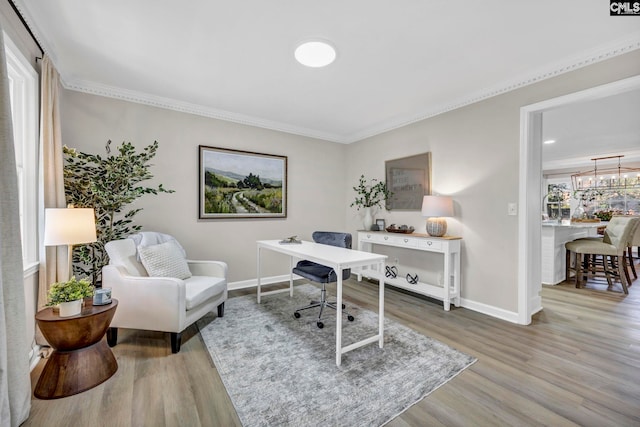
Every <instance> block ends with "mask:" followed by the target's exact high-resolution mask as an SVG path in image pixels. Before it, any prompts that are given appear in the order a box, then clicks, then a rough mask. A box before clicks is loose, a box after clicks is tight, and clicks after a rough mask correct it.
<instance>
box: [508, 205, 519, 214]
mask: <svg viewBox="0 0 640 427" xmlns="http://www.w3.org/2000/svg"><path fill="white" fill-rule="evenodd" d="M507 215H518V204H517V203H513V202H510V203H508V204H507Z"/></svg>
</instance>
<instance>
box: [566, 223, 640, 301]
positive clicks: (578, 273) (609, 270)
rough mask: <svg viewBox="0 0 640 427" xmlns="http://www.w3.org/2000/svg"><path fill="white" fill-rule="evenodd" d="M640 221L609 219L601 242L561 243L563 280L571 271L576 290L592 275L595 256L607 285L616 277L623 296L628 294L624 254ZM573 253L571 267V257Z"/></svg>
mask: <svg viewBox="0 0 640 427" xmlns="http://www.w3.org/2000/svg"><path fill="white" fill-rule="evenodd" d="M639 220H640V218H638V217H632V216H615V217H612V218H611V221H609V224H607V228H606V230H605V234H604V237H603V239H602V240H596V239H578V240H574V241H572V242H567V243H565V249H566V270H565V275H566V280H569V278H570V273H571V271H572V270H573V271H574V272H575V280H576V281H575V284H576V288H580V287H582V279H588V277H589V276H590V275H591V276H593V275H596V273H597V272H596V270H595V268H592V267H593V265H592V264H590V262H592V261H591V260H592V259H593V258H595V257H594V255H595V256H597V255H600V256H602V259H603V266H602V267H603V272H604V275H605V277H606V279H607V283H608V284H609V286H610V287H611V286H613V281H612V278H618V279H619V280H620V283H621V285H622V289H623V291H624V293H625V294H628V293H629V289H628V287H629V286H630V285H631V279H630V277H629V272H628V270H627V265H626V264H627V262H626V261H627V259H626V251H627V247H628V245H629V243H630V241H631V238H632V236H633V233H635V229H636V226H637V225H638V221H639ZM572 253H573V254H575V257H574V262H573V265H574V268H573V269H572V268H571V264H572V262H571V261H572V257H571V254H572Z"/></svg>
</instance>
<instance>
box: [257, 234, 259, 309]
mask: <svg viewBox="0 0 640 427" xmlns="http://www.w3.org/2000/svg"><path fill="white" fill-rule="evenodd" d="M257 266H258V267H257V274H258V276H257V278H258V286H257V287H258V304H260V247H258V259H257Z"/></svg>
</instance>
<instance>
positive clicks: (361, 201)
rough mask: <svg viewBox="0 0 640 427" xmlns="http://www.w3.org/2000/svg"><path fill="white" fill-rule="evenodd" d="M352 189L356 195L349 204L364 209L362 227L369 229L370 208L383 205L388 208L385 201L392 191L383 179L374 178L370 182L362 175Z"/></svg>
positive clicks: (371, 222) (370, 222) (370, 219)
mask: <svg viewBox="0 0 640 427" xmlns="http://www.w3.org/2000/svg"><path fill="white" fill-rule="evenodd" d="M353 190H354V191H355V192H356V194H357V195H356V198H355V200H354V201H353V202H352V203H351V205H349V206H351V207H353V206H355V207H356V209H358V210H360V208H363V209H364V219H363V225H364V229H365V230H367V231H369V230H371V225H372V224H373V216H372V215H371V208H373V207H379V208H380V207H384V208H385V209H387V210H389V209H390V208H389V207H388V203H387V202H388V201H389V198H390V197H391V196H392V195H393V193H392V192H391V191H389V189H388V188H387V184H386V183H384V182H383V181H378V180H377V179H375V178H374V179H372V180H371V181H370V182H367V181H366V179H365V178H364V175H361V176H360V179H359V181H358V185H357V186H356V187H353Z"/></svg>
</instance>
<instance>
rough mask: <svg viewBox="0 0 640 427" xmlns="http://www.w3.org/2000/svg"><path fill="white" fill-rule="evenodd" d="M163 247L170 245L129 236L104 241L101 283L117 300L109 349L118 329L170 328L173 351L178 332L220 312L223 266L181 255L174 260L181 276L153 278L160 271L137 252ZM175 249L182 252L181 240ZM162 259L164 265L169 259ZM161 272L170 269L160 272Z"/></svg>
mask: <svg viewBox="0 0 640 427" xmlns="http://www.w3.org/2000/svg"><path fill="white" fill-rule="evenodd" d="M163 236H167V235H163ZM167 237H170V236H167ZM172 240H173V242H175V240H174V239H172ZM175 243H177V242H175ZM163 245H168V243H164V244H162V245H160V244H158V245H153V246H147V247H136V242H134V240H132V239H131V238H128V239H123V240H114V241H111V242H109V243H107V244H106V245H105V249H106V251H107V253H108V255H109V264H108V265H106V266H105V267H104V268H103V269H102V285H103V287H108V288H111V290H112V291H111V294H112V297H113V298H116V299H117V300H118V309H117V310H116V313H115V315H114V316H113V320H112V321H111V327H110V328H109V330H108V332H107V341H108V343H109V345H110V346H111V347H113V346H115V345H116V343H117V340H118V328H130V329H145V330H152V331H164V332H170V333H171V351H172V352H173V353H177V352H179V351H180V344H181V333H182V331H184V330H185V329H186V328H187V327H188V326H189V325H191V324H192V323H194V322H195V321H196V320H198V319H200V318H201V317H202V316H204V315H205V314H207V313H209V312H210V311H212V310H213V309H214V308H216V307H217V309H218V317H222V316H223V315H224V303H225V301H226V300H227V264H226V263H224V262H221V261H191V260H186V259H185V258H182V259H181V260H173V261H175V262H176V263H178V264H184V263H185V262H186V265H185V266H184V274H183V275H182V277H184V278H175V277H154V276H153V273H154V272H155V273H156V274H158V273H157V270H156V269H155V268H151V267H150V265H149V263H148V262H145V261H149V259H148V258H147V257H144V258H142V259H141V255H142V254H143V253H148V251H147V252H143V250H147V249H149V248H151V249H153V248H161V247H163ZM177 248H179V250H181V251H182V248H181V247H180V246H179V244H178V245H177ZM138 249H140V251H139V250H138ZM174 249H175V247H171V250H172V251H173V252H172V253H173V255H175V252H176V251H175V250H174ZM164 254H165V253H163V252H157V251H156V252H155V253H154V256H156V260H157V259H158V257H162V256H164ZM181 256H183V255H181ZM177 258H180V257H177ZM151 261H153V260H151ZM160 262H161V263H165V264H166V262H167V260H165V259H162V260H160ZM169 263H171V260H169ZM145 265H146V266H147V268H148V269H150V272H151V274H150V273H148V272H147V268H145ZM163 265H164V264H163ZM174 266H175V265H174ZM162 275H171V273H169V274H166V272H163V273H162ZM174 275H176V274H174ZM177 276H179V277H180V276H181V275H180V274H177ZM189 276H190V277H189Z"/></svg>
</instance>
